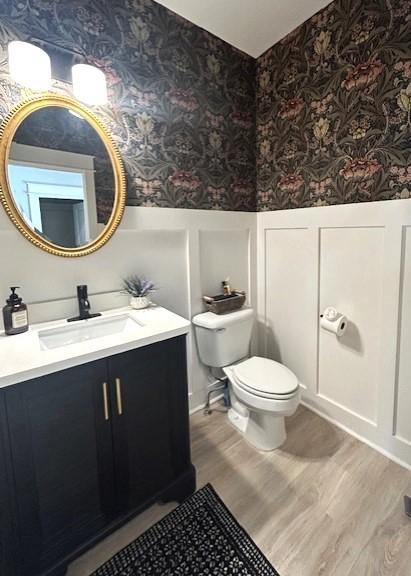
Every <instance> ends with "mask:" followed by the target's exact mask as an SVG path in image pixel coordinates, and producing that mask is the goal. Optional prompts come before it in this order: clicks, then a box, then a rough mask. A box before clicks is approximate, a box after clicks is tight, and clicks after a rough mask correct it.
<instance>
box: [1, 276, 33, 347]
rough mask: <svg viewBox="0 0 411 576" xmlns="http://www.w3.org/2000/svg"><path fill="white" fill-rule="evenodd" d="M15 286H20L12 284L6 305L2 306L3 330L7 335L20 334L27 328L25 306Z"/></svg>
mask: <svg viewBox="0 0 411 576" xmlns="http://www.w3.org/2000/svg"><path fill="white" fill-rule="evenodd" d="M17 288H20V286H12V287H11V288H10V290H11V294H10V296H9V298H8V299H7V301H6V306H4V308H3V321H4V330H5V332H6V334H7V335H8V336H12V335H14V334H21V333H22V332H26V331H27V330H28V329H29V321H28V316H27V306H26V305H25V304H24V303H23V300H22V299H21V298H20V297H19V295H18V294H16V290H17Z"/></svg>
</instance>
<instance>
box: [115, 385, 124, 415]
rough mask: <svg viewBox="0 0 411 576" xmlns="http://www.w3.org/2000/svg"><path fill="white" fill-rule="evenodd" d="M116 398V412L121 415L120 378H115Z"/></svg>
mask: <svg viewBox="0 0 411 576" xmlns="http://www.w3.org/2000/svg"><path fill="white" fill-rule="evenodd" d="M116 398H117V412H118V415H119V416H121V415H122V414H123V399H122V394H121V380H120V378H116Z"/></svg>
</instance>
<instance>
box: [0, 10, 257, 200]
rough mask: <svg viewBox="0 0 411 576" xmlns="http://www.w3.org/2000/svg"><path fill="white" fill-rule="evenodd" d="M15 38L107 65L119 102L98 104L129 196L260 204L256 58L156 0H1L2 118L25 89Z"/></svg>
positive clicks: (114, 99) (113, 94) (112, 96)
mask: <svg viewBox="0 0 411 576" xmlns="http://www.w3.org/2000/svg"><path fill="white" fill-rule="evenodd" d="M12 39H21V40H29V41H30V40H32V39H36V40H40V41H44V40H47V41H49V42H51V43H53V44H56V45H57V46H58V47H61V48H67V49H69V50H71V49H73V50H75V51H77V52H80V53H81V54H82V55H83V56H84V57H85V58H86V60H87V61H88V62H89V63H95V64H96V65H97V66H99V67H101V68H102V69H103V70H104V72H105V73H106V75H107V78H108V83H109V97H110V106H108V107H104V108H100V109H98V110H96V113H98V114H99V115H100V116H101V117H102V119H103V120H104V121H105V122H106V123H107V124H108V125H109V127H110V129H111V131H112V132H113V133H114V135H115V139H116V141H117V143H118V145H119V148H120V150H121V153H122V156H123V160H124V162H125V166H126V169H127V174H128V200H127V203H128V204H129V205H142V206H160V207H163V206H166V207H182V208H202V209H207V208H210V209H220V210H248V211H250V210H255V207H256V196H255V189H256V166H255V67H256V63H255V60H254V59H253V58H251V57H249V56H247V55H245V54H243V53H242V52H240V51H238V50H236V49H235V48H232V47H231V46H230V45H228V44H226V43H225V42H223V41H221V40H219V39H217V38H216V37H214V36H213V35H211V34H209V33H207V32H205V31H204V30H202V29H200V28H198V27H196V26H194V25H193V24H191V23H189V22H187V21H186V20H184V19H182V18H180V17H178V16H176V15H175V14H173V13H172V12H170V11H168V10H167V9H165V8H164V7H163V6H160V5H159V4H157V3H155V2H153V1H152V0H70V1H67V0H0V119H1V118H2V117H4V115H5V114H6V113H7V112H8V110H9V109H10V107H11V106H12V105H13V103H15V102H17V101H18V100H19V99H20V98H21V96H22V91H21V89H19V87H18V86H16V85H14V84H13V83H11V82H10V78H9V76H8V74H7V44H8V42H9V41H10V40H12ZM53 54H54V52H53ZM62 54H63V53H62ZM55 89H57V90H62V91H65V90H67V86H66V85H64V84H62V83H60V84H59V85H57V86H56V87H55Z"/></svg>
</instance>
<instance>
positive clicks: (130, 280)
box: [122, 274, 157, 310]
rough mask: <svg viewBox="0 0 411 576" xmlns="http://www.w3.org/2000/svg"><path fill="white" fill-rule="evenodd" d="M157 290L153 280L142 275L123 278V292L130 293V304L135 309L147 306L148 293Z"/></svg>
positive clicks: (148, 302)
mask: <svg viewBox="0 0 411 576" xmlns="http://www.w3.org/2000/svg"><path fill="white" fill-rule="evenodd" d="M155 290H157V288H156V286H155V285H154V282H152V281H151V280H147V279H146V278H143V277H142V276H137V275H136V274H135V275H133V276H128V277H127V278H124V279H123V290H122V292H123V294H129V295H130V306H131V307H132V308H135V309H136V310H140V309H142V308H147V307H148V306H150V304H151V300H150V294H151V293H152V292H154V291H155Z"/></svg>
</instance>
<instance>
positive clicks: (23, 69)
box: [8, 40, 107, 106]
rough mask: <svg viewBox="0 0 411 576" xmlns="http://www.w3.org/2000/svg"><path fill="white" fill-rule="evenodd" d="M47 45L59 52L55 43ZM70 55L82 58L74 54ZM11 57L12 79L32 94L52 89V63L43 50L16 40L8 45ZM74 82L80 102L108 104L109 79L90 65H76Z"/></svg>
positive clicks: (73, 71) (75, 92)
mask: <svg viewBox="0 0 411 576" xmlns="http://www.w3.org/2000/svg"><path fill="white" fill-rule="evenodd" d="M47 44H50V46H52V47H53V48H54V49H55V48H58V47H56V46H55V45H54V44H52V43H47ZM64 52H69V51H68V50H64ZM70 53H71V51H70ZM71 54H72V55H75V56H80V55H78V54H77V53H75V52H72V53H71ZM8 56H9V72H10V76H11V77H12V78H13V80H14V81H15V82H17V83H18V84H21V85H22V86H26V87H27V88H30V89H31V90H39V91H45V90H48V89H49V88H50V86H51V82H52V78H51V60H50V57H49V55H48V54H47V52H45V51H44V50H42V48H39V47H38V46H35V45H34V44H30V43H29V42H20V41H18V40H15V41H13V42H10V43H9V46H8ZM71 78H72V86H73V93H74V96H75V97H76V98H77V99H78V100H81V101H82V102H84V103H85V104H88V105H90V106H101V105H103V104H106V103H107V83H106V77H105V75H104V73H103V72H102V71H101V70H99V69H98V68H96V67H95V66H90V65H88V64H75V65H74V66H72V68H71Z"/></svg>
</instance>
